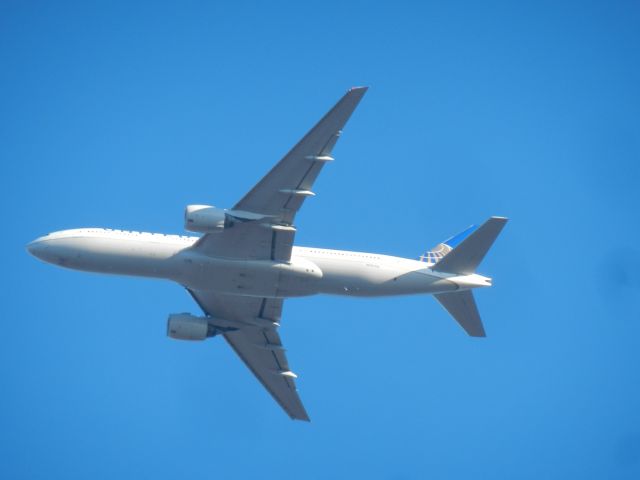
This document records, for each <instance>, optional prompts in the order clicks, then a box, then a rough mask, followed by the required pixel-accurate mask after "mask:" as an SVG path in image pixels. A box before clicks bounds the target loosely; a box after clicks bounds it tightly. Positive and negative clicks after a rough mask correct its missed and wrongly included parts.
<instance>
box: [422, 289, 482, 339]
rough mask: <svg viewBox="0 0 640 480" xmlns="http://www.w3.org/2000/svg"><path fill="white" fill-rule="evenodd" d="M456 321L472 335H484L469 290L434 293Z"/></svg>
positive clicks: (476, 308) (478, 314) (474, 302)
mask: <svg viewBox="0 0 640 480" xmlns="http://www.w3.org/2000/svg"><path fill="white" fill-rule="evenodd" d="M434 297H436V300H438V302H440V305H442V306H443V307H444V308H445V309H446V310H447V312H449V313H450V314H451V316H452V317H453V318H454V319H455V321H456V322H458V323H459V324H460V326H461V327H462V328H464V330H465V332H467V333H468V334H469V335H470V336H472V337H486V334H485V332H484V327H483V326H482V320H481V319H480V313H478V307H477V306H476V301H475V299H474V298H473V293H472V292H471V290H463V291H461V292H450V293H438V294H436V295H434Z"/></svg>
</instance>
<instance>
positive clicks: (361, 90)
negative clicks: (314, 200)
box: [27, 87, 507, 421]
mask: <svg viewBox="0 0 640 480" xmlns="http://www.w3.org/2000/svg"><path fill="white" fill-rule="evenodd" d="M367 88H368V87H354V88H351V89H350V90H348V91H347V93H346V94H345V95H344V96H343V97H342V98H341V99H340V100H339V101H338V103H336V105H335V106H334V107H333V108H332V109H331V110H329V112H328V113H327V114H326V115H325V116H324V117H322V119H321V120H320V121H319V122H318V123H317V124H316V125H315V126H314V127H313V128H312V129H311V130H310V131H309V132H308V133H307V134H306V135H305V136H304V137H303V138H302V140H300V141H299V142H298V143H297V144H296V145H295V146H294V147H293V148H292V149H291V150H290V151H289V153H287V154H286V155H285V156H284V158H282V160H280V162H278V163H277V164H276V165H275V166H274V167H273V168H272V169H271V171H269V173H267V174H266V176H264V177H263V178H262V179H261V180H260V181H259V182H258V183H257V184H256V185H255V186H254V187H253V188H252V189H251V190H250V191H249V192H248V193H247V194H246V195H245V196H244V197H242V199H240V201H239V202H238V203H236V204H235V206H233V208H231V209H222V208H216V207H213V206H209V205H189V206H187V207H186V209H185V215H184V222H185V225H184V226H185V229H186V230H187V231H189V232H197V233H201V234H202V236H181V235H165V234H159V233H146V232H133V231H124V230H114V229H108V228H107V229H104V228H81V229H73V230H63V231H58V232H53V233H50V234H48V235H45V236H42V237H40V238H37V239H36V240H34V241H33V242H31V243H29V244H28V245H27V250H28V251H29V253H31V254H32V255H34V256H35V257H37V258H39V259H40V260H43V261H44V262H48V263H52V264H55V265H59V266H61V267H66V268H71V269H75V270H83V271H89V272H99V273H108V274H120V275H133V276H139V277H153V278H160V279H168V280H172V281H174V282H177V283H179V284H180V285H182V286H183V287H184V288H185V289H186V290H187V292H189V294H190V295H191V296H192V297H193V299H194V300H195V302H196V303H197V304H198V306H199V307H200V309H201V310H202V312H203V315H192V314H190V313H177V314H171V315H169V318H168V321H167V335H168V336H169V337H170V338H174V339H179V340H205V339H207V338H211V337H215V336H218V335H220V336H222V337H223V338H224V339H225V340H226V341H227V343H228V344H229V345H230V346H231V348H232V349H233V350H234V351H235V352H236V353H237V354H238V356H239V357H240V358H241V359H242V361H243V362H244V363H245V364H246V366H247V367H248V368H249V370H251V372H252V373H253V374H254V375H255V376H256V378H257V379H258V380H259V381H260V382H261V383H262V385H263V386H264V387H265V388H266V389H267V391H268V392H269V393H270V394H271V395H272V396H273V398H274V399H275V401H276V402H277V403H278V404H279V405H280V406H281V407H282V408H283V409H284V411H285V412H286V413H287V414H288V415H289V416H290V417H291V418H292V419H295V420H303V421H309V416H308V414H307V411H306V410H305V408H304V406H303V404H302V401H301V400H300V397H299V395H298V392H297V390H296V384H295V379H296V378H297V376H296V375H295V374H294V373H293V372H292V371H291V370H290V368H289V363H288V361H287V356H286V354H285V349H284V347H283V344H282V341H281V339H280V334H279V327H280V321H281V320H280V319H281V315H282V307H283V303H284V300H285V299H286V298H289V297H302V296H307V295H316V294H332V295H346V296H353V297H378V296H390V295H408V294H431V295H433V296H434V297H435V298H436V300H438V302H440V303H441V304H442V306H443V307H444V308H445V309H446V310H447V311H448V312H449V314H451V316H452V317H453V318H454V319H455V320H456V321H457V322H458V323H459V324H460V325H461V326H462V328H463V329H464V330H465V331H466V332H467V334H469V335H470V336H473V337H483V336H485V330H484V327H483V325H482V321H481V319H480V315H479V313H478V309H477V307H476V303H475V300H474V297H473V294H472V290H473V289H474V288H483V287H489V286H491V278H488V277H485V276H482V275H479V274H477V273H476V269H477V267H478V266H479V264H480V262H481V261H482V260H483V258H484V256H485V254H486V253H487V251H488V250H489V249H490V247H491V246H492V244H493V242H494V240H495V239H496V237H497V236H498V234H499V233H500V231H501V230H502V228H503V227H504V225H505V223H506V222H507V219H506V218H504V217H491V218H489V219H488V220H487V221H486V222H484V223H483V224H482V225H480V226H479V227H477V226H471V227H469V228H467V229H466V230H464V231H463V232H461V233H460V234H458V235H456V236H454V237H452V238H450V239H448V240H445V241H444V242H442V243H440V244H438V245H437V246H436V247H435V248H434V249H432V250H430V251H428V252H426V253H425V254H423V255H421V256H420V257H419V258H418V259H408V258H400V257H394V256H388V255H381V254H377V253H365V252H352V251H343V250H330V249H325V248H310V247H301V246H294V237H295V233H296V228H295V226H294V220H295V216H296V214H297V213H298V210H299V209H300V207H301V206H302V204H303V203H304V201H305V200H306V199H307V198H311V197H313V196H315V193H314V192H313V190H312V188H313V184H314V182H315V180H316V178H317V177H318V175H319V173H320V171H321V170H322V168H323V167H324V166H325V165H327V164H329V163H331V162H333V160H334V158H333V157H332V150H333V148H334V146H335V145H336V142H337V141H338V138H339V137H340V136H341V134H342V129H343V127H344V125H345V124H346V122H347V120H348V119H349V117H350V116H351V114H352V113H353V111H354V110H355V108H356V107H357V105H358V103H359V102H360V100H361V99H362V97H363V95H364V94H365V93H366V91H367Z"/></svg>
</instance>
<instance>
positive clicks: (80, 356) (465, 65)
mask: <svg viewBox="0 0 640 480" xmlns="http://www.w3.org/2000/svg"><path fill="white" fill-rule="evenodd" d="M134 3H135V5H134ZM226 3H227V4H226V5H225V4H224V3H223V2H175V3H174V4H168V3H162V2H148V3H144V2H120V3H118V2H77V3H66V2H27V1H17V0H16V1H9V0H7V1H3V2H2V3H1V4H0V112H1V113H0V182H1V183H0V186H1V188H0V196H1V197H0V199H1V201H0V212H1V216H2V223H3V228H2V239H1V240H0V241H1V242H2V248H1V249H0V256H1V257H0V265H2V269H3V275H2V289H1V290H0V291H1V292H2V293H1V295H2V302H0V312H1V313H0V319H1V321H2V329H1V332H2V333H1V334H0V477H1V478H6V479H9V478H11V479H23V478H24V479H27V478H29V479H51V478H65V479H76V478H78V479H85V478H92V479H102V478H104V479H112V478H157V479H163V478H185V477H189V478H203V479H204V478H231V477H236V478H279V479H289V478H318V479H324V478H353V476H355V475H360V476H362V477H366V478H374V479H422V478H447V479H448V478H451V479H458V478H460V479H463V478H464V479H466V478H482V479H512V478H520V479H539V478H548V479H566V478H584V479H587V478H596V479H601V478H616V479H617V478H620V479H637V478H639V477H640V409H639V408H638V406H639V405H640V371H639V368H638V366H639V364H640V353H639V352H640V323H639V322H640V280H638V278H639V276H640V249H639V248H638V234H639V233H640V225H639V214H638V211H639V207H640V187H639V185H640V166H639V162H640V127H639V123H638V112H640V96H639V93H640V87H639V86H640V57H639V52H640V28H639V25H640V6H639V4H638V2H632V1H627V2H619V1H611V2H604V1H603V2H585V1H579V2H578V1H576V2H557V1H553V2H544V1H543V2H528V3H525V2H510V1H505V2H469V3H465V2H393V3H388V4H386V5H384V4H383V3H382V2H380V3H379V4H376V5H374V4H373V2H331V1H322V2H314V3H311V2H261V3H258V2H256V3H250V2H226ZM352 85H369V86H370V87H371V88H370V90H369V92H368V94H367V95H366V97H365V98H364V100H363V102H362V104H361V105H360V107H359V109H358V110H357V111H356V113H355V115H354V116H353V117H352V119H351V122H350V123H349V124H348V125H347V128H346V129H345V132H344V135H343V137H342V139H341V141H340V143H339V145H338V146H337V148H336V150H335V152H334V153H335V156H336V158H337V161H336V162H334V163H333V164H332V165H330V166H329V167H328V168H325V170H324V171H323V173H322V176H321V178H320V179H319V181H318V183H317V186H316V189H315V190H316V191H317V193H318V196H317V197H316V198H313V199H312V200H309V201H308V202H306V204H305V207H304V209H303V210H302V212H301V213H300V215H299V216H298V229H299V233H298V235H297V238H296V240H297V242H298V243H299V244H301V245H314V246H322V247H333V248H345V249H353V250H365V251H377V252H383V253H388V254H395V255H401V256H407V257H416V256H418V255H419V254H420V253H422V252H423V251H425V250H426V249H428V248H430V247H432V246H433V245H435V244H436V243H438V242H439V241H440V240H442V239H444V238H446V237H447V236H449V235H451V234H453V233H456V232H457V231H459V230H461V229H462V228H464V227H466V226H467V225H469V224H471V223H476V222H481V221H483V220H484V219H485V218H486V217H488V216H489V215H505V216H508V217H510V218H511V222H510V223H509V224H508V225H507V228H506V229H505V230H504V233H503V235H502V236H501V237H500V238H499V240H498V242H497V243H496V245H495V248H494V249H493V250H492V251H491V253H490V256H489V257H488V258H487V259H486V261H485V263H484V264H483V267H482V272H483V273H485V274H487V275H489V276H492V277H494V279H495V280H494V283H495V287H494V288H492V289H490V290H485V291H482V292H478V295H477V298H478V304H479V306H480V309H481V312H482V315H483V317H484V320H485V324H486V328H487V332H488V335H489V336H488V338H487V339H484V340H478V339H471V338H468V337H466V336H465V335H464V333H463V331H462V330H461V329H460V328H459V327H458V326H457V325H456V324H455V323H454V322H453V321H452V320H451V319H450V318H448V316H447V314H446V313H445V312H444V310H443V309H442V308H441V307H440V306H438V305H437V304H436V302H435V301H434V300H433V299H431V298H428V297H407V298H390V299H376V300H354V299H344V298H333V297H311V298H305V299H295V300H291V301H288V302H287V303H286V305H285V312H284V313H285V316H284V319H283V326H282V330H281V333H282V336H283V339H284V341H285V342H286V344H287V347H288V353H289V358H290V362H291V365H292V367H293V369H294V370H295V371H296V372H297V373H298V374H299V375H300V379H299V387H300V391H301V395H302V398H303V400H304V402H305V404H306V406H307V408H308V410H309V412H310V415H311V417H312V423H311V424H305V423H296V422H292V421H290V420H289V419H288V418H287V417H286V415H284V414H283V413H282V411H281V410H280V408H279V407H278V406H277V405H276V404H275V403H274V402H273V401H272V400H271V398H270V397H269V396H268V394H267V393H266V392H264V391H263V389H262V387H261V386H260V385H259V384H258V382H257V381H256V380H255V379H254V378H253V376H252V375H251V374H250V373H249V372H248V371H247V370H246V368H245V367H244V365H242V364H241V362H240V361H239V360H238V359H237V358H235V356H234V354H233V353H232V352H231V351H230V349H229V348H228V347H227V346H226V344H224V342H222V341H221V340H220V339H218V338H216V339H213V340H211V341H208V342H204V343H201V344H192V343H181V342H176V341H172V340H169V339H167V338H166V337H165V322H166V317H167V315H168V314H169V313H173V312H183V311H191V312H193V313H198V309H197V306H196V305H195V304H194V303H193V302H192V301H191V299H190V298H189V296H188V295H187V294H186V293H185V292H184V291H183V290H182V289H181V288H180V287H179V286H177V285H173V284H170V283H169V282H161V281H153V280H143V279H134V278H124V277H108V276H99V275H93V274H84V273H79V272H74V271H68V270H63V269H59V268H55V267H53V266H51V265H46V264H43V263H41V262H39V261H37V260H36V259H34V258H32V257H30V256H29V255H28V254H27V253H26V251H25V249H24V246H25V244H26V243H27V242H29V241H30V240H32V239H33V238H35V237H37V236H39V235H42V234H44V233H47V232H50V231H54V230H62V229H66V228H73V227H82V226H103V227H113V228H125V229H135V230H147V231H159V232H173V233H180V232H182V210H183V208H184V206H185V205H186V204H189V203H209V204H213V205H216V206H220V207H228V206H231V205H232V204H233V203H234V202H235V201H236V200H237V199H238V198H239V197H240V196H241V195H243V194H244V192H246V191H247V190H248V189H249V188H250V187H251V186H252V185H253V184H254V183H255V182H256V181H257V180H258V179H259V178H260V177H261V176H262V175H263V174H264V173H265V172H266V171H267V170H268V169H269V168H270V167H271V166H272V164H273V163H274V162H276V161H277V160H279V158H280V157H281V156H282V155H283V154H284V153H285V152H286V151H287V150H288V149H289V148H290V147H291V146H292V145H293V143H295V142H296V141H297V140H298V139H299V138H300V137H301V136H302V135H303V134H304V133H305V132H306V130H307V129H308V128H310V127H311V126H312V125H313V123H314V122H315V121H316V120H317V119H318V118H319V117H320V116H321V115H322V114H323V113H324V112H325V111H326V110H327V109H328V108H329V107H330V106H331V105H332V104H333V103H334V102H335V101H336V100H337V99H338V98H339V97H340V96H341V95H342V94H343V93H344V91H345V90H346V89H347V88H349V87H350V86H352Z"/></svg>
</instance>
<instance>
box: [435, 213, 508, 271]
mask: <svg viewBox="0 0 640 480" xmlns="http://www.w3.org/2000/svg"><path fill="white" fill-rule="evenodd" d="M506 223H507V219H506V218H504V217H491V218H490V219H489V220H487V221H486V222H484V223H483V224H482V225H481V226H480V227H479V228H478V229H477V230H474V231H473V232H472V233H471V234H470V235H469V236H468V237H466V238H465V239H464V240H463V241H462V242H461V243H460V244H459V245H458V246H457V247H455V248H454V249H453V250H451V251H450V252H449V253H447V254H446V255H445V256H444V258H442V260H440V261H439V262H438V263H436V264H435V265H434V266H433V270H436V271H439V272H447V273H457V274H460V275H471V274H472V273H475V271H476V268H478V265H480V262H482V259H483V258H484V256H485V255H486V254H487V252H488V251H489V249H490V248H491V245H493V242H494V241H495V239H496V237H497V236H498V235H499V234H500V232H501V231H502V228H503V227H504V225H505V224H506Z"/></svg>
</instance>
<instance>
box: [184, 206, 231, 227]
mask: <svg viewBox="0 0 640 480" xmlns="http://www.w3.org/2000/svg"><path fill="white" fill-rule="evenodd" d="M226 220H227V214H226V213H225V211H224V210H223V209H221V208H216V207H212V206H209V205H187V208H186V209H185V211H184V228H185V230H189V231H190V232H201V233H216V232H222V231H223V230H224V227H225V222H226Z"/></svg>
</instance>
